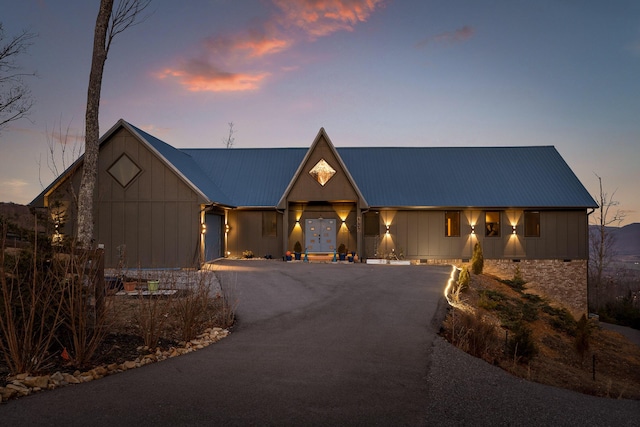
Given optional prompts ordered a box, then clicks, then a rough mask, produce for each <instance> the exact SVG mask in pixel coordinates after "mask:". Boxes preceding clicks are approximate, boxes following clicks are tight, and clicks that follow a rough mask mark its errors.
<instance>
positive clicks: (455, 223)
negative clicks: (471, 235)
mask: <svg viewBox="0 0 640 427" xmlns="http://www.w3.org/2000/svg"><path fill="white" fill-rule="evenodd" d="M444 235H445V236H446V237H460V211H448V212H445V213H444Z"/></svg>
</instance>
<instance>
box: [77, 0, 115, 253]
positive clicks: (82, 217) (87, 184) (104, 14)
mask: <svg viewBox="0 0 640 427" xmlns="http://www.w3.org/2000/svg"><path fill="white" fill-rule="evenodd" d="M113 2H114V0H100V10H99V12H98V18H97V20H96V27H95V32H94V39H93V56H92V58H91V72H90V74H89V89H88V92H87V111H86V116H85V126H86V130H85V149H84V164H83V167H82V181H81V182H80V192H79V194H78V242H79V243H80V245H81V247H83V248H85V249H90V248H91V246H92V241H93V202H94V190H95V186H96V176H97V167H98V149H99V140H100V124H99V121H98V111H99V109H100V91H101V89H102V74H103V71H104V64H105V62H106V60H107V44H106V40H107V29H108V27H109V19H110V18H111V13H112V10H113Z"/></svg>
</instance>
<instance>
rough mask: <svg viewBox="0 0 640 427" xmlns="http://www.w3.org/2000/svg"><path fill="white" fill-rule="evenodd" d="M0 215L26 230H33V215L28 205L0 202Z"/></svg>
mask: <svg viewBox="0 0 640 427" xmlns="http://www.w3.org/2000/svg"><path fill="white" fill-rule="evenodd" d="M0 217H3V218H5V219H7V220H8V221H9V222H11V223H13V224H15V225H17V226H18V227H20V228H24V229H26V230H33V223H34V220H33V215H32V214H31V211H30V210H29V207H28V206H25V205H18V204H16V203H5V202H0Z"/></svg>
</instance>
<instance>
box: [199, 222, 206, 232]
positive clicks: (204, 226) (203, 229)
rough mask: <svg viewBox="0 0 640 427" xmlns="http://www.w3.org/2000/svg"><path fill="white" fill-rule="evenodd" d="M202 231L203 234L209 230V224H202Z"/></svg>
mask: <svg viewBox="0 0 640 427" xmlns="http://www.w3.org/2000/svg"><path fill="white" fill-rule="evenodd" d="M200 232H201V233H202V234H204V233H206V232H207V224H204V223H202V224H200Z"/></svg>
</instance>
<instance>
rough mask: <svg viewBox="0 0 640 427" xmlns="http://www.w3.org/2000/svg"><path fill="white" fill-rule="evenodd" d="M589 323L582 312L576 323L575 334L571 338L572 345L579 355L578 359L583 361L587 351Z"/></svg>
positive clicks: (589, 333)
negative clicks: (572, 338)
mask: <svg viewBox="0 0 640 427" xmlns="http://www.w3.org/2000/svg"><path fill="white" fill-rule="evenodd" d="M591 330H592V329H591V323H590V322H589V320H588V319H587V316H585V315H584V314H583V315H582V316H581V317H580V320H578V323H577V324H576V336H575V338H574V340H573V347H574V349H575V350H576V353H578V355H579V356H580V360H581V361H584V355H585V353H586V352H587V351H589V338H590V337H591Z"/></svg>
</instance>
